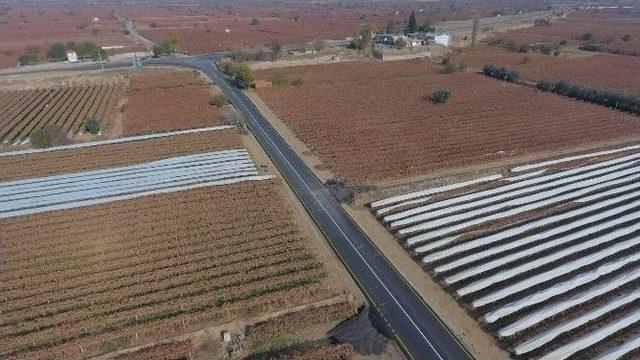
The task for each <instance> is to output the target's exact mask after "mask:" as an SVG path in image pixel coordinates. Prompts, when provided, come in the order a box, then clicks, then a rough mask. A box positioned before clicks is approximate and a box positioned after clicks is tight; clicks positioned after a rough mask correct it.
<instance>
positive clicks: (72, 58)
mask: <svg viewBox="0 0 640 360" xmlns="http://www.w3.org/2000/svg"><path fill="white" fill-rule="evenodd" d="M67 61H69V62H70V63H75V62H78V54H77V53H76V52H75V51H67Z"/></svg>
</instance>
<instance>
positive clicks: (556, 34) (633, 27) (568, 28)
mask: <svg viewBox="0 0 640 360" xmlns="http://www.w3.org/2000/svg"><path fill="white" fill-rule="evenodd" d="M585 34H592V35H593V36H594V39H592V40H590V41H587V40H586V39H584V36H585ZM625 35H630V36H631V39H630V40H629V41H623V40H622V38H623V37H624V36H625ZM498 37H500V38H503V39H505V40H507V41H513V42H515V43H516V44H518V45H525V46H528V45H531V44H536V43H549V44H554V45H559V44H561V42H562V41H564V42H566V43H567V44H568V45H578V44H586V43H589V42H594V41H593V40H595V43H598V44H601V45H602V47H604V48H607V47H610V48H611V49H613V48H620V49H621V50H633V49H635V48H636V47H637V46H638V45H637V44H638V43H640V41H639V39H640V20H639V18H638V9H635V10H631V11H628V12H626V13H621V12H620V11H616V10H603V11H593V10H584V11H573V12H570V13H569V14H568V15H567V17H566V18H565V19H559V20H558V21H557V22H554V23H552V24H551V26H534V27H529V28H523V29H516V30H512V31H508V32H504V33H501V34H499V35H498Z"/></svg>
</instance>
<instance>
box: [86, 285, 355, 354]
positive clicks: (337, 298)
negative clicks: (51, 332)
mask: <svg viewBox="0 0 640 360" xmlns="http://www.w3.org/2000/svg"><path fill="white" fill-rule="evenodd" d="M352 300H354V299H352V298H351V297H350V296H347V295H346V294H340V295H334V296H332V297H330V298H325V299H322V300H317V301H314V302H310V303H306V304H302V305H298V306H293V307H290V308H286V309H282V310H278V311H274V312H272V313H269V314H266V315H263V316H257V317H253V318H250V319H248V320H236V321H227V322H225V323H222V324H218V325H213V326H209V327H205V328H201V329H198V330H194V331H191V332H187V333H184V334H181V335H177V336H172V337H168V338H164V339H161V340H158V341H154V342H150V343H146V344H143V345H138V346H134V347H130V348H127V349H122V350H118V351H113V352H110V353H107V354H102V355H98V356H93V357H90V358H89V359H92V360H108V359H114V358H116V357H117V356H120V355H125V354H129V353H132V352H135V351H138V350H144V349H147V348H152V347H154V346H157V345H162V344H170V343H173V342H181V341H185V340H194V339H198V338H202V337H211V336H217V337H218V338H219V337H220V332H221V331H222V330H224V329H225V328H227V327H228V328H231V327H236V328H237V327H242V326H243V325H244V326H246V325H250V324H255V323H258V322H262V321H268V320H271V319H274V318H276V317H278V316H282V315H288V314H293V313H296V312H299V311H303V310H306V309H308V308H310V307H320V306H326V305H335V304H338V303H341V302H348V301H352ZM234 323H235V324H234ZM216 334H217V335H216Z"/></svg>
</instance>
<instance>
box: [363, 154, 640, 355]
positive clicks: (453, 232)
mask: <svg viewBox="0 0 640 360" xmlns="http://www.w3.org/2000/svg"><path fill="white" fill-rule="evenodd" d="M639 161H640V152H638V146H637V145H634V146H628V147H625V148H619V149H612V150H607V151H601V152H595V153H590V154H582V155H578V156H573V157H567V158H558V159H553V160H550V161H543V162H541V163H537V164H526V165H522V166H519V167H514V168H512V169H511V170H510V171H507V172H506V174H497V175H495V176H492V177H485V178H479V179H473V180H469V181H466V182H462V183H459V184H451V185H447V186H444V187H440V188H431V189H424V190H421V191H418V192H413V193H405V194H401V195H396V196H393V197H389V198H385V199H380V200H377V201H374V202H372V203H370V204H369V208H370V209H371V212H372V214H373V215H374V216H375V217H376V218H377V219H379V221H380V222H381V223H382V224H383V225H384V226H385V227H386V228H387V229H388V231H390V232H391V233H392V234H393V235H394V236H395V238H396V239H397V240H398V241H399V243H400V244H401V245H402V246H403V247H404V248H405V249H406V250H407V251H408V252H409V253H410V254H411V255H412V256H413V257H414V258H415V260H416V261H418V262H419V263H420V264H421V265H422V266H423V267H424V269H425V271H427V272H428V273H429V274H430V276H432V277H433V278H434V279H435V280H436V281H437V282H439V283H440V284H441V285H442V286H443V287H444V288H445V289H446V290H447V291H449V292H450V293H451V294H452V295H453V296H454V297H455V298H456V300H457V301H458V302H459V303H460V304H461V305H462V306H463V307H464V308H465V309H467V311H468V312H469V314H470V315H472V316H473V317H474V318H476V319H477V320H478V321H479V322H480V323H481V324H482V325H483V327H485V328H486V329H487V330H488V331H489V332H491V333H492V334H493V335H494V336H495V337H496V338H497V340H498V341H499V343H500V344H502V345H503V346H504V347H505V348H506V349H508V350H509V351H510V352H511V353H512V354H513V355H514V356H516V357H517V358H522V359H529V358H540V359H549V360H550V359H553V360H560V359H568V358H596V357H599V356H603V357H605V358H606V356H613V355H612V354H616V356H618V357H621V356H624V355H627V356H629V355H631V354H632V353H634V352H635V351H637V333H638V331H639V330H640V301H639V300H640V271H639V270H638V268H639V266H640V186H639V185H638V179H640V166H638V164H639ZM487 185H488V186H487Z"/></svg>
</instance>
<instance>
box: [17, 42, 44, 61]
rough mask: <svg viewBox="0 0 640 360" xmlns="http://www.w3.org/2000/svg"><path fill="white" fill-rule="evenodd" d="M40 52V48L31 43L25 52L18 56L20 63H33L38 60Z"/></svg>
mask: <svg viewBox="0 0 640 360" xmlns="http://www.w3.org/2000/svg"><path fill="white" fill-rule="evenodd" d="M39 53H40V49H39V48H38V46H36V45H29V46H27V47H26V49H25V53H24V54H22V55H20V56H18V63H19V64H20V65H21V66H24V65H33V64H35V63H37V62H38V60H39V59H38V54H39Z"/></svg>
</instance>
